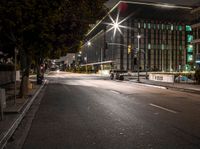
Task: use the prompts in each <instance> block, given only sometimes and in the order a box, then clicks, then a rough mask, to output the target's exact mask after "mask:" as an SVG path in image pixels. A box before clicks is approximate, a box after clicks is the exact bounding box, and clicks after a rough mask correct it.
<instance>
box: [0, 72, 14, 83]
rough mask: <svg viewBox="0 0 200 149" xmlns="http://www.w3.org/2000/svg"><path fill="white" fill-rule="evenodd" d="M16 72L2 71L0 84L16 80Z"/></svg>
mask: <svg viewBox="0 0 200 149" xmlns="http://www.w3.org/2000/svg"><path fill="white" fill-rule="evenodd" d="M14 80H15V73H14V71H0V85H4V84H7V83H11V82H14Z"/></svg>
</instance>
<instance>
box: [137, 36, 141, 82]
mask: <svg viewBox="0 0 200 149" xmlns="http://www.w3.org/2000/svg"><path fill="white" fill-rule="evenodd" d="M140 38H141V35H139V33H138V35H137V39H138V51H137V57H138V62H137V73H138V78H137V81H138V82H140V68H139V67H140Z"/></svg>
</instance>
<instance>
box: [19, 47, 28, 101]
mask: <svg viewBox="0 0 200 149" xmlns="http://www.w3.org/2000/svg"><path fill="white" fill-rule="evenodd" d="M20 63H21V72H22V80H21V84H20V91H19V96H20V97H21V98H26V97H27V95H28V83H29V70H30V55H28V54H27V53H26V52H25V51H24V50H23V49H22V50H20Z"/></svg>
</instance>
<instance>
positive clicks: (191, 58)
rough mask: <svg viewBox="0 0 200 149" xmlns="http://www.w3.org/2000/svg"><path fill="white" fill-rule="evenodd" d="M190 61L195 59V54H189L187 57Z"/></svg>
mask: <svg viewBox="0 0 200 149" xmlns="http://www.w3.org/2000/svg"><path fill="white" fill-rule="evenodd" d="M187 60H188V62H192V61H193V55H192V54H189V55H188V57H187Z"/></svg>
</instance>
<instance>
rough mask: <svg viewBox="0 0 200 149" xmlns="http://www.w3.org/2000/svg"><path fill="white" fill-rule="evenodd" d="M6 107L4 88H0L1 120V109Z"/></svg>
mask: <svg viewBox="0 0 200 149" xmlns="http://www.w3.org/2000/svg"><path fill="white" fill-rule="evenodd" d="M4 108H6V94H5V89H0V110H1V111H0V112H1V120H3V109H4Z"/></svg>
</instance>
